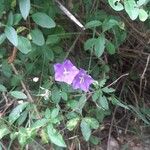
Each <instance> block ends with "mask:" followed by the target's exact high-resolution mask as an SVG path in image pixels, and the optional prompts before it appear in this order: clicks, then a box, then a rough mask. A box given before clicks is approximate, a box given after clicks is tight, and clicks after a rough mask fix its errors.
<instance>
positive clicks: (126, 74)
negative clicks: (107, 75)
mask: <svg viewBox="0 0 150 150" xmlns="http://www.w3.org/2000/svg"><path fill="white" fill-rule="evenodd" d="M128 75H129V73H125V74H123V75H121V76H120V77H119V78H118V79H116V80H115V81H114V82H112V83H111V84H109V85H107V86H106V87H110V86H112V85H114V84H116V83H117V82H118V81H119V80H120V79H121V78H122V77H125V76H128Z"/></svg>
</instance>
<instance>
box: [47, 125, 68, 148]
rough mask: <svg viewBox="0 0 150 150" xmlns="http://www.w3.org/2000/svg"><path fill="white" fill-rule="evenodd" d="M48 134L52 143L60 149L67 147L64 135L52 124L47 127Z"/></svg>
mask: <svg viewBox="0 0 150 150" xmlns="http://www.w3.org/2000/svg"><path fill="white" fill-rule="evenodd" d="M47 133H48V136H49V139H50V140H51V142H52V143H54V144H56V145H57V146H60V147H66V144H65V142H64V140H63V137H62V135H61V134H60V133H59V132H58V131H57V130H56V129H55V128H54V127H53V126H52V125H51V124H50V125H48V126H47Z"/></svg>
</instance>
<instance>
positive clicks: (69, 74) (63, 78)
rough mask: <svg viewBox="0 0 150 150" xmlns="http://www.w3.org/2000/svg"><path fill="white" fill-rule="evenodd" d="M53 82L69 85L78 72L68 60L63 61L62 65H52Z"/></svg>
mask: <svg viewBox="0 0 150 150" xmlns="http://www.w3.org/2000/svg"><path fill="white" fill-rule="evenodd" d="M54 70H55V80H56V81H60V82H66V83H68V84H71V83H72V81H73V80H74V78H75V76H76V75H77V74H78V73H79V70H78V69H77V68H76V67H75V66H74V65H73V64H72V63H71V61H70V60H65V61H64V62H63V63H62V64H60V63H57V64H55V65H54Z"/></svg>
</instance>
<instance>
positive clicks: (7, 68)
mask: <svg viewBox="0 0 150 150" xmlns="http://www.w3.org/2000/svg"><path fill="white" fill-rule="evenodd" d="M2 72H3V74H4V75H5V76H6V77H8V78H10V77H11V75H12V70H11V66H10V65H9V64H8V62H7V61H4V62H2Z"/></svg>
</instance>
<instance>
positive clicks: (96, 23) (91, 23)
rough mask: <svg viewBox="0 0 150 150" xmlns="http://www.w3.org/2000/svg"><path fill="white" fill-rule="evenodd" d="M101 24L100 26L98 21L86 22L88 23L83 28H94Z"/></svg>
mask: <svg viewBox="0 0 150 150" xmlns="http://www.w3.org/2000/svg"><path fill="white" fill-rule="evenodd" d="M101 24H102V23H101V22H100V21H99V20H93V21H90V22H88V23H87V24H86V25H85V28H94V27H98V26H100V25H101Z"/></svg>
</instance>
